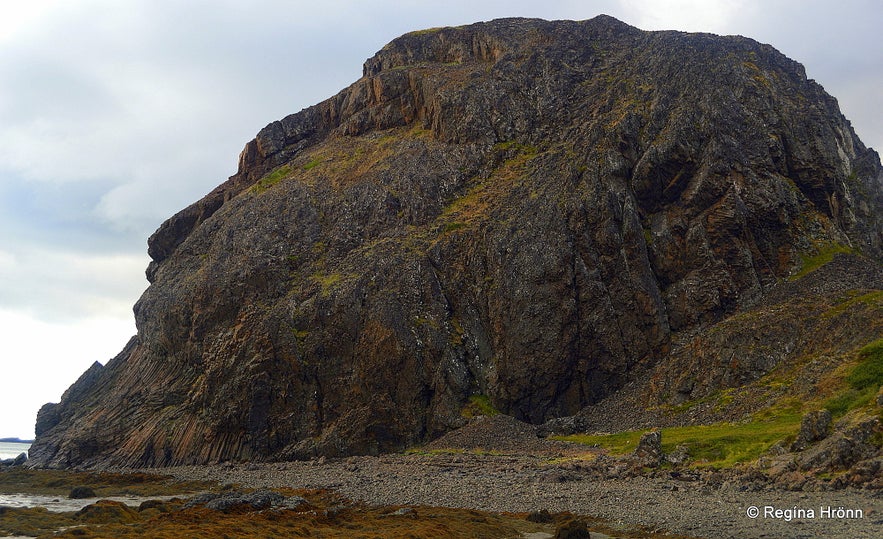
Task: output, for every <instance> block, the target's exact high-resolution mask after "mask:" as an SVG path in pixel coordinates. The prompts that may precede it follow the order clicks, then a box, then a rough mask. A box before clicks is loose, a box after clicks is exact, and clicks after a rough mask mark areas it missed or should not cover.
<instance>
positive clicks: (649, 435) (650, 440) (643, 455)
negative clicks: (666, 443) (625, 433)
mask: <svg viewBox="0 0 883 539" xmlns="http://www.w3.org/2000/svg"><path fill="white" fill-rule="evenodd" d="M632 456H633V457H634V458H635V459H637V460H638V461H639V462H640V463H642V464H644V465H647V466H658V465H659V464H661V463H662V461H663V460H664V459H665V454H664V453H663V452H662V432H661V431H658V430H653V431H650V432H645V433H644V434H642V435H641V439H640V440H639V441H638V445H637V447H635V451H634V452H633V453H632Z"/></svg>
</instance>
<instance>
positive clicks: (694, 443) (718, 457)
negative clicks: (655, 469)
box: [553, 403, 801, 468]
mask: <svg viewBox="0 0 883 539" xmlns="http://www.w3.org/2000/svg"><path fill="white" fill-rule="evenodd" d="M800 419H801V411H800V404H799V403H787V404H786V405H785V406H780V407H776V408H772V409H768V410H765V411H763V412H760V413H758V414H756V415H755V417H753V418H752V419H751V421H748V422H744V423H716V424H713V425H695V426H688V427H669V428H664V429H661V431H662V450H663V451H664V452H666V453H669V452H672V451H674V450H675V448H676V447H677V446H679V445H685V446H686V447H687V448H688V450H689V453H690V458H691V459H692V461H693V465H694V466H698V467H710V468H728V467H732V466H735V465H737V464H741V463H745V462H750V461H752V460H755V459H757V458H758V457H760V456H761V455H762V454H763V453H764V452H766V451H767V450H768V449H769V448H770V447H772V446H773V445H774V444H776V443H778V442H781V441H783V440H787V439H788V438H790V437H793V436H794V435H795V434H796V433H797V430H798V429H799V427H800ZM642 434H643V431H629V432H618V433H615V434H589V435H585V434H576V435H571V436H555V437H553V438H554V439H556V440H563V441H567V442H576V443H580V444H585V445H591V446H597V447H601V448H603V449H606V450H608V451H609V452H610V453H611V454H613V455H624V454H627V453H630V452H631V451H634V449H635V447H637V445H638V441H639V440H640V439H641V435H642Z"/></svg>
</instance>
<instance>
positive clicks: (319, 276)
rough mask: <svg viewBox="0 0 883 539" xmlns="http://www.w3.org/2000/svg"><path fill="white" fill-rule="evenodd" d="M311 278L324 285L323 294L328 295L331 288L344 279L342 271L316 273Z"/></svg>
mask: <svg viewBox="0 0 883 539" xmlns="http://www.w3.org/2000/svg"><path fill="white" fill-rule="evenodd" d="M310 278H311V279H312V280H313V281H315V282H317V283H319V286H321V287H322V295H323V296H328V295H329V294H330V293H331V290H332V289H333V288H334V287H335V286H337V284H338V283H340V281H342V280H343V275H341V274H340V273H314V274H312V275H311V276H310Z"/></svg>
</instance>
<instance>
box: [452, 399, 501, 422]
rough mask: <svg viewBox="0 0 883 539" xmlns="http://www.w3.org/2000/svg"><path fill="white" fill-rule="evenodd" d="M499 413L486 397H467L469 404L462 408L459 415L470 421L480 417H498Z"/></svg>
mask: <svg viewBox="0 0 883 539" xmlns="http://www.w3.org/2000/svg"><path fill="white" fill-rule="evenodd" d="M499 413H500V411H499V410H497V409H496V408H494V405H493V404H491V399H490V398H489V397H488V396H487V395H472V396H471V397H469V404H467V405H466V406H464V407H463V410H462V411H461V412H460V415H462V416H463V417H465V418H466V419H472V418H473V417H477V416H480V415H484V416H488V417H493V416H495V415H499Z"/></svg>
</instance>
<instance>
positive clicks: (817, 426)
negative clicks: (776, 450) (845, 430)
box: [791, 410, 831, 451]
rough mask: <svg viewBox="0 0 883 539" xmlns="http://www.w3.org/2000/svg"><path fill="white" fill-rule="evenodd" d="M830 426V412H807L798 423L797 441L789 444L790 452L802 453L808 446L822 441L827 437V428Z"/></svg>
mask: <svg viewBox="0 0 883 539" xmlns="http://www.w3.org/2000/svg"><path fill="white" fill-rule="evenodd" d="M830 425H831V412H829V411H828V410H817V411H815V412H809V413H808V414H806V415H805V416H803V419H802V420H801V421H800V430H799V431H798V432H797V439H796V440H794V443H793V444H791V451H803V450H804V449H806V448H807V446H809V445H810V444H812V443H814V442H818V441H819V440H823V439H824V438H825V437H826V436H828V427H829V426H830Z"/></svg>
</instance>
